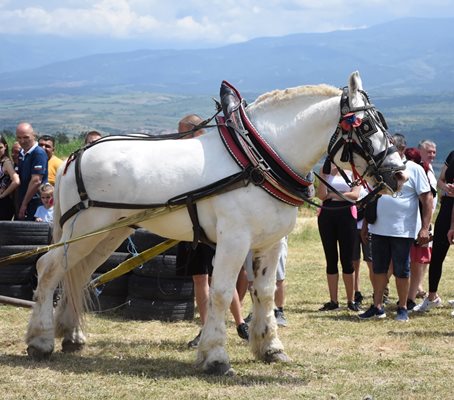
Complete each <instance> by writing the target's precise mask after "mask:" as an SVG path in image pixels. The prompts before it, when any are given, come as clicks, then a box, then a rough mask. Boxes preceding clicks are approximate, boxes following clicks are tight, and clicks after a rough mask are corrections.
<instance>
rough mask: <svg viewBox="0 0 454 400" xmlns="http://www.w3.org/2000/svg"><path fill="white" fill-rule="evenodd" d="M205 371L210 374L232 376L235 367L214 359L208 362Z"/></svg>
mask: <svg viewBox="0 0 454 400" xmlns="http://www.w3.org/2000/svg"><path fill="white" fill-rule="evenodd" d="M204 371H205V373H206V374H209V375H218V376H232V375H235V371H234V370H233V368H232V367H231V366H230V365H229V364H226V363H222V362H219V361H214V362H212V363H210V364H208V365H207V366H206V368H205V370H204Z"/></svg>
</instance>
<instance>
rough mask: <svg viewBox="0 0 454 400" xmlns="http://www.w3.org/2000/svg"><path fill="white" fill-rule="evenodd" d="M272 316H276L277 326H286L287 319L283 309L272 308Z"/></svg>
mask: <svg viewBox="0 0 454 400" xmlns="http://www.w3.org/2000/svg"><path fill="white" fill-rule="evenodd" d="M274 316H275V317H276V323H277V326H287V320H286V319H285V316H284V311H283V310H279V309H278V308H276V309H274Z"/></svg>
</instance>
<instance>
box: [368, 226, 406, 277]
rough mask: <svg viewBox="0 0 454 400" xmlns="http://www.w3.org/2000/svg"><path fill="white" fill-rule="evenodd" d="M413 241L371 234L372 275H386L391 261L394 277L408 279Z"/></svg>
mask: <svg viewBox="0 0 454 400" xmlns="http://www.w3.org/2000/svg"><path fill="white" fill-rule="evenodd" d="M413 241H414V239H413V238H401V237H393V236H381V235H374V234H372V265H373V270H374V273H376V274H386V273H387V272H388V270H389V264H390V262H391V261H392V262H393V267H394V276H395V277H397V278H408V277H410V248H411V244H412V243H413Z"/></svg>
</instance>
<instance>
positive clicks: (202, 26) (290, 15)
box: [0, 0, 454, 45]
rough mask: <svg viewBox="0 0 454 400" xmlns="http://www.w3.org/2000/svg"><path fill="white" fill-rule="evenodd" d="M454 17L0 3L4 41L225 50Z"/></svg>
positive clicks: (346, 9)
mask: <svg viewBox="0 0 454 400" xmlns="http://www.w3.org/2000/svg"><path fill="white" fill-rule="evenodd" d="M407 16H422V17H424V16H430V17H437V16H439V17H443V16H454V6H453V0H399V1H395V0H368V1H367V2H365V1H363V0H323V1H314V0H262V1H258V0H212V1H210V2H207V1H206V0H185V1H184V2H182V1H178V0H94V1H90V0H45V1H44V0H42V1H34V0H14V1H12V0H0V33H35V34H40V33H54V34H57V35H63V36H78V35H84V36H85V35H102V36H111V37H147V38H150V39H152V40H153V41H154V42H157V41H163V42H168V43H170V42H173V43H188V42H192V43H194V44H199V45H202V44H209V43H212V44H222V43H229V42H230V43H231V42H238V41H243V40H247V39H251V38H254V37H260V36H275V35H285V34H291V33H299V32H324V31H331V30H337V29H348V28H354V27H362V26H370V25H373V24H377V23H380V22H385V21H387V20H391V19H395V18H400V17H407Z"/></svg>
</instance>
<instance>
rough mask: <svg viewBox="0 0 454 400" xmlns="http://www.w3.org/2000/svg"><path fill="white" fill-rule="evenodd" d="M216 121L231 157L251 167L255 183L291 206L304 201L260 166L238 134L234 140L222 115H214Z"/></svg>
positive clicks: (243, 165)
mask: <svg viewBox="0 0 454 400" xmlns="http://www.w3.org/2000/svg"><path fill="white" fill-rule="evenodd" d="M216 121H217V124H218V130H219V134H220V136H221V139H222V141H223V142H224V145H225V147H226V148H227V150H228V151H229V153H230V154H231V156H232V157H233V159H234V160H235V161H236V162H237V164H238V165H239V166H240V167H241V168H243V169H247V168H251V167H252V168H251V171H252V173H251V181H252V182H253V183H254V184H255V185H257V186H260V187H261V188H262V189H264V190H266V191H267V192H268V193H269V194H271V195H272V196H273V197H275V198H277V199H278V200H280V201H283V202H284V203H287V204H290V205H292V206H296V207H298V206H300V205H302V204H303V203H304V201H303V200H302V199H301V198H299V197H297V196H295V195H294V194H292V193H289V192H288V191H287V190H286V189H285V188H284V187H283V186H282V185H281V184H280V183H279V182H278V181H277V180H276V179H275V178H274V177H273V176H272V175H271V174H270V173H268V172H267V171H266V170H264V169H261V168H260V163H259V161H258V159H257V157H256V155H255V153H254V152H253V151H251V149H250V148H249V146H248V145H247V143H246V142H245V140H244V139H243V138H242V137H241V136H240V135H237V136H236V138H237V139H238V141H237V140H235V138H234V137H233V135H235V133H234V132H233V131H232V130H230V129H229V128H228V127H227V126H226V125H225V119H224V117H216Z"/></svg>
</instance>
